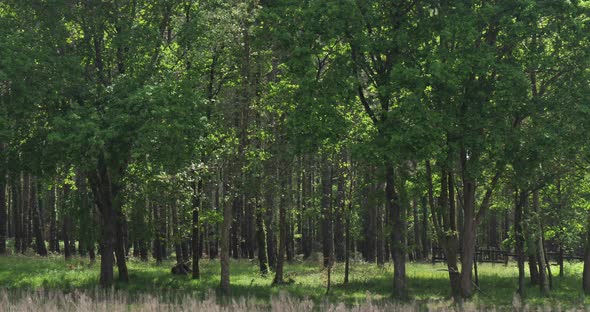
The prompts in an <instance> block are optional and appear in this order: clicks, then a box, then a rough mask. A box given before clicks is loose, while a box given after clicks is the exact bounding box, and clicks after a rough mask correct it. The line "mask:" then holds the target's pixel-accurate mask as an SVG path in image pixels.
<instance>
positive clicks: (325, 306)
mask: <svg viewBox="0 0 590 312" xmlns="http://www.w3.org/2000/svg"><path fill="white" fill-rule="evenodd" d="M221 301H223V300H218V298H216V296H215V295H214V294H210V295H209V296H208V297H207V298H206V299H205V300H200V299H199V298H196V297H191V296H188V295H184V296H179V297H177V298H175V299H173V300H170V299H164V298H158V297H156V296H150V295H140V296H136V297H133V296H129V295H128V294H127V293H125V292H121V291H108V292H98V291H95V292H93V293H88V292H80V291H74V292H72V293H65V294H64V293H62V292H55V291H37V292H24V291H21V292H8V291H1V292H0V310H1V311H10V312H13V311H14V312H24V311H27V312H28V311H30V312H33V311H35V312H36V311H46V312H57V311H60V312H61V311H80V312H86V311H100V312H124V311H147V312H150V311H202V312H210V311H217V312H226V311H227V312H229V311H248V312H259V311H260V312H262V311H272V312H300V311H330V312H344V311H354V312H380V311H482V310H486V311H496V310H497V309H496V308H495V307H484V306H477V305H475V304H473V303H466V304H463V305H462V306H456V305H453V304H452V303H451V302H450V301H428V302H418V301H414V302H410V303H396V302H392V301H380V302H376V301H372V300H371V299H370V298H367V300H366V301H363V302H362V303H359V304H356V305H353V306H346V305H344V304H342V303H328V302H324V303H322V304H317V303H314V302H313V301H312V300H307V299H306V300H300V299H296V298H294V297H291V296H289V295H287V294H284V293H282V294H280V295H279V296H275V297H273V298H272V299H271V300H270V305H269V304H266V303H259V302H258V303H257V301H256V300H251V299H248V298H239V299H232V300H231V301H229V302H225V303H221ZM501 310H510V311H523V312H524V311H588V308H570V309H562V308H560V307H559V306H543V307H539V306H536V307H532V306H528V305H523V304H522V303H521V302H520V300H518V299H517V298H515V299H514V300H513V304H512V306H511V307H509V308H508V307H504V309H501Z"/></svg>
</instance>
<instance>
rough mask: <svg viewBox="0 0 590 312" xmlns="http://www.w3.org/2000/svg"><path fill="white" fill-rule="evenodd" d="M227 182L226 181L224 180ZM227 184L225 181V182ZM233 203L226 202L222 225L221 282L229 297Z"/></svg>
mask: <svg viewBox="0 0 590 312" xmlns="http://www.w3.org/2000/svg"><path fill="white" fill-rule="evenodd" d="M224 180H225V179H224ZM224 182H225V181H224ZM231 203H233V201H231V202H224V203H223V222H222V223H221V243H220V244H221V255H220V260H221V261H220V263H221V282H220V289H221V292H222V294H224V295H229V294H230V291H231V290H230V282H229V277H230V262H229V261H230V260H229V258H230V250H229V247H230V246H229V240H230V230H231V225H232V209H233V207H232V204H231Z"/></svg>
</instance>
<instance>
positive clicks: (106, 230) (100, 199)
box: [87, 156, 126, 287]
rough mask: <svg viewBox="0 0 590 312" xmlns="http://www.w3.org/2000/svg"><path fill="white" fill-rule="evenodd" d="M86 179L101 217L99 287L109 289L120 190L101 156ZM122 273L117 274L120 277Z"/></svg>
mask: <svg viewBox="0 0 590 312" xmlns="http://www.w3.org/2000/svg"><path fill="white" fill-rule="evenodd" d="M87 177H88V179H89V181H90V186H91V188H92V193H93V195H94V196H93V197H94V201H95V204H96V206H97V207H98V209H99V211H100V214H101V217H102V233H101V248H100V255H101V261H100V285H101V286H102V287H110V286H111V285H112V284H113V264H114V257H113V252H114V251H115V243H116V242H115V240H116V239H117V210H116V209H115V205H116V204H117V202H115V201H116V200H117V195H118V192H119V189H120V188H119V187H118V183H117V181H113V178H112V177H111V175H110V173H109V171H108V168H107V166H106V164H105V163H104V158H103V157H102V156H101V157H100V158H99V163H98V166H97V170H95V171H94V172H93V173H92V174H89V175H88V176H87ZM121 265H122V266H125V270H124V271H123V272H125V271H126V263H125V262H122V263H121ZM119 269H121V267H119ZM123 272H121V271H120V272H119V274H120V276H121V273H123Z"/></svg>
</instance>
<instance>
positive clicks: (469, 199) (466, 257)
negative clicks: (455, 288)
mask: <svg viewBox="0 0 590 312" xmlns="http://www.w3.org/2000/svg"><path fill="white" fill-rule="evenodd" d="M463 174H464V176H463V218H462V220H464V221H463V237H462V240H463V244H462V247H463V248H462V252H463V254H462V256H461V291H462V293H463V297H464V298H470V297H471V296H472V295H473V275H472V268H473V258H474V257H475V226H476V225H475V181H473V180H471V178H469V177H468V176H467V175H468V173H466V172H464V173H463Z"/></svg>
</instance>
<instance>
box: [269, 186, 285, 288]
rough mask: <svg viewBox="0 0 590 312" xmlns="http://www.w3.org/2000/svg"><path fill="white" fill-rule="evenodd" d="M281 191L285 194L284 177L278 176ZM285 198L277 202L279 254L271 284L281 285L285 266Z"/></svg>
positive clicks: (282, 197)
mask: <svg viewBox="0 0 590 312" xmlns="http://www.w3.org/2000/svg"><path fill="white" fill-rule="evenodd" d="M279 179H281V186H282V187H281V191H282V192H287V188H286V187H287V183H285V179H286V177H283V176H280V177H279ZM287 226H288V225H287V196H286V195H283V196H281V198H280V200H279V252H278V253H277V268H276V271H275V278H274V280H273V284H283V283H284V279H283V269H284V264H285V253H286V251H287V230H288V229H287Z"/></svg>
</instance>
